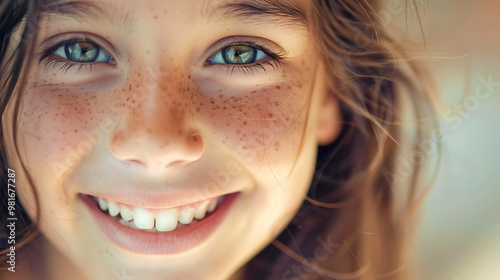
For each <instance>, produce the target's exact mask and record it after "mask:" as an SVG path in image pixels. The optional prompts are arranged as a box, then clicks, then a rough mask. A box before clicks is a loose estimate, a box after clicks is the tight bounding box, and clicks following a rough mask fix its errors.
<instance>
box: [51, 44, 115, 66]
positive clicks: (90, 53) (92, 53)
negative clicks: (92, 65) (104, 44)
mask: <svg viewBox="0 0 500 280" xmlns="http://www.w3.org/2000/svg"><path fill="white" fill-rule="evenodd" d="M53 54H56V55H58V56H60V57H62V58H64V59H67V60H69V61H73V62H110V60H111V56H110V55H109V54H107V53H106V52H105V51H104V50H103V49H102V48H101V47H99V46H98V45H97V44H94V43H92V42H85V41H78V42H72V43H66V44H64V45H61V46H60V47H59V48H58V49H56V50H55V51H54V52H53Z"/></svg>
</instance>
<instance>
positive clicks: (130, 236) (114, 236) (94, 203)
mask: <svg viewBox="0 0 500 280" xmlns="http://www.w3.org/2000/svg"><path fill="white" fill-rule="evenodd" d="M240 194H241V192H236V193H231V194H226V195H222V196H219V197H214V198H210V199H206V200H203V201H198V202H195V203H191V204H186V205H181V206H177V207H171V208H142V207H137V206H131V205H127V204H123V203H118V202H116V201H112V200H107V199H104V198H99V197H96V196H92V195H88V194H82V193H80V194H79V195H78V196H79V198H80V199H81V201H82V202H83V204H84V205H85V206H86V207H87V209H88V210H89V211H90V214H91V216H92V217H93V218H94V219H93V220H94V221H95V222H96V224H97V226H98V228H99V229H100V231H101V232H102V233H103V234H104V236H106V237H107V239H109V240H110V241H112V242H113V243H114V244H116V245H118V246H119V247H121V248H122V249H125V250H127V251H130V252H134V253H139V254H153V255H169V254H178V253H181V252H184V251H187V250H190V249H191V248H194V247H196V246H198V245H199V244H200V243H202V242H204V241H205V240H207V239H208V237H209V236H210V235H212V234H214V233H216V232H217V233H216V234H217V235H220V234H223V233H222V232H221V231H217V228H218V227H219V226H220V225H221V224H222V223H223V222H224V218H225V216H226V214H227V213H228V212H229V211H230V209H231V208H232V205H234V204H235V202H236V200H237V198H238V197H239V196H240ZM218 238H224V237H223V236H219V237H218Z"/></svg>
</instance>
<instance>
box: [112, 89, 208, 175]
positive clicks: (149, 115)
mask: <svg viewBox="0 0 500 280" xmlns="http://www.w3.org/2000/svg"><path fill="white" fill-rule="evenodd" d="M174 84H179V83H174ZM143 94H145V95H143V96H145V97H143V98H142V100H140V101H137V100H132V99H133V98H134V97H132V98H130V97H128V98H127V100H128V105H127V107H128V110H127V112H126V113H125V114H124V116H122V118H121V119H120V121H119V122H118V124H117V125H116V126H115V128H114V130H113V132H112V135H111V137H110V143H109V146H110V150H111V153H112V154H113V156H114V157H115V158H116V159H118V160H121V161H125V162H129V163H135V164H139V165H143V166H144V167H146V168H148V169H150V170H160V171H162V170H164V169H166V168H168V167H171V166H184V165H187V164H189V163H192V162H195V161H197V160H198V159H200V158H201V156H202V155H203V149H204V147H203V138H202V135H201V133H200V131H199V130H197V129H195V128H194V126H193V122H191V121H190V118H192V114H191V112H190V111H189V107H188V106H186V104H187V102H183V100H184V99H188V97H187V96H183V95H185V94H183V93H182V90H180V89H179V90H176V89H175V88H173V86H171V85H167V86H166V85H163V86H159V87H157V89H155V90H148V91H147V92H145V93H143ZM136 97H137V96H136ZM136 99H137V98H136ZM186 101H187V100H186ZM131 104H133V105H131ZM181 104H182V105H183V106H181Z"/></svg>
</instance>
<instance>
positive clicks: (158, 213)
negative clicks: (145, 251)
mask: <svg viewBox="0 0 500 280" xmlns="http://www.w3.org/2000/svg"><path fill="white" fill-rule="evenodd" d="M91 197H92V199H93V200H94V201H95V202H96V203H97V204H98V206H99V208H100V209H101V211H102V212H103V213H105V214H107V215H109V216H110V217H111V218H112V219H114V220H115V221H117V222H119V223H120V224H122V225H124V226H127V227H130V228H133V229H140V230H144V231H148V232H169V231H173V230H176V229H179V228H182V227H185V226H189V225H193V224H195V223H197V222H199V221H201V220H204V219H205V218H208V216H210V214H211V213H212V212H214V211H215V210H216V208H217V205H219V204H220V203H221V202H222V201H223V200H224V198H225V197H226V196H220V197H218V198H211V199H207V200H204V201H200V202H196V203H192V204H188V205H183V206H180V207H173V208H165V209H147V208H142V207H134V206H131V205H126V204H122V203H118V202H115V201H113V200H107V199H103V198H100V197H95V196H91Z"/></svg>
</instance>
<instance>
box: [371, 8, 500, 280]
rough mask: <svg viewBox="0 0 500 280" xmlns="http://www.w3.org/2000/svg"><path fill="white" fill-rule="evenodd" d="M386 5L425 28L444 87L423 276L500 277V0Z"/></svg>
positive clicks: (415, 33)
mask: <svg viewBox="0 0 500 280" xmlns="http://www.w3.org/2000/svg"><path fill="white" fill-rule="evenodd" d="M405 3H407V5H406V4H405ZM417 8H418V14H419V15H420V18H421V21H422V28H421V26H420V24H419V22H418V20H417V16H416V15H417ZM378 10H379V14H380V15H381V17H382V18H383V19H384V21H385V22H387V23H388V24H391V25H394V26H396V27H398V28H400V29H401V28H402V29H405V28H406V27H407V29H408V33H409V34H410V36H411V37H412V38H413V39H415V40H416V41H418V42H419V43H422V44H423V43H424V39H423V36H422V30H423V33H424V36H425V49H424V51H423V52H424V59H425V61H426V63H427V64H428V66H429V68H430V69H431V71H432V73H433V76H434V77H435V79H436V82H437V84H438V87H439V89H440V90H441V91H442V93H443V94H444V101H445V104H444V106H441V108H440V109H439V112H438V117H439V121H440V124H441V126H442V128H443V129H444V132H445V133H444V135H445V137H446V138H444V140H443V143H442V151H441V153H440V154H439V155H437V156H439V157H440V159H441V166H440V170H439V173H438V177H437V181H436V183H435V185H434V186H433V188H432V190H431V192H430V193H429V196H428V199H427V201H426V203H425V206H424V213H423V217H422V221H421V222H422V224H421V227H420V231H419V232H418V235H417V237H418V238H417V243H416V248H415V249H414V250H413V252H414V257H415V259H416V263H417V270H418V277H417V279H425V280H498V279H500V1H498V0H476V1H465V0H452V1H450V0H416V1H415V2H413V4H412V2H411V1H410V0H408V1H406V0H382V4H381V5H380V6H379V7H378ZM406 11H407V13H406Z"/></svg>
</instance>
